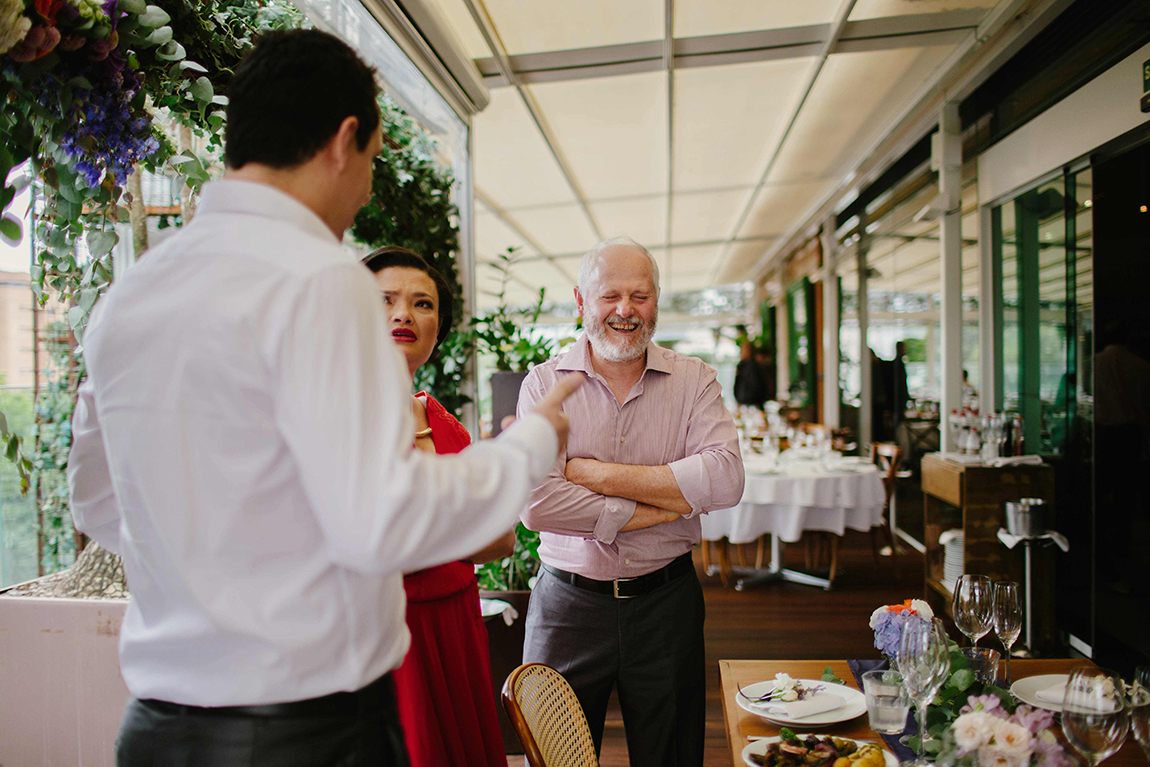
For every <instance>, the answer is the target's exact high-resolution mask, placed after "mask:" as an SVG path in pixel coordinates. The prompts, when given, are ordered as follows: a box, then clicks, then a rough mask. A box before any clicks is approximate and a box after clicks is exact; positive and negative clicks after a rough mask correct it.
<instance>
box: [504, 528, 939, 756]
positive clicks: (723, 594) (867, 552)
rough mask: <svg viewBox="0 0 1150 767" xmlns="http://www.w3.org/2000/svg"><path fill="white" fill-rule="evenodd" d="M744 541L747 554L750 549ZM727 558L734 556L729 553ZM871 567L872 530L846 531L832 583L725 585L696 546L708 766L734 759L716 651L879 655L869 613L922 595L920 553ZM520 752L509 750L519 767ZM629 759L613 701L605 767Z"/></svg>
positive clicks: (793, 553) (791, 556)
mask: <svg viewBox="0 0 1150 767" xmlns="http://www.w3.org/2000/svg"><path fill="white" fill-rule="evenodd" d="M750 549H751V547H748V552H747V553H748V557H749V558H750V559H751V560H752V561H753V556H754V552H753V551H751V550H750ZM787 555H788V556H787V561H788V564H789V565H790V566H801V565H802V559H803V547H802V545H792V546H791V547H790V548H789V549H788V551H787ZM732 559H734V556H733V555H732ZM897 560H898V576H897V577H896V575H895V567H894V563H893V561H892V559H891V557H882V558H880V560H879V566H878V568H877V569H876V567H875V564H874V559H873V557H872V553H871V543H870V536H869V535H868V534H864V533H856V532H848V533H847V536H846V537H845V538H844V539H843V543H842V544H841V546H840V553H839V561H840V571H839V574H838V576H837V577H836V580H835V587H834V589H833V590H832V591H823V590H822V589H818V588H812V587H810V586H801V585H798V584H793V583H780V582H776V583H771V584H767V585H764V586H760V587H757V588H755V589H753V590H750V591H747V592H738V591H735V590H734V589H725V588H723V586H722V585H721V584H720V582H719V578H718V577H717V576H708V575H706V574H705V573H703V571H702V564H701V557H700V551H699V550H698V549H696V551H695V565H696V568H697V569H698V571H699V576H700V580H701V581H702V583H703V593H704V596H705V599H706V603H707V622H706V629H705V631H706V641H707V745H706V754H705V758H704V765H705V766H706V767H720V766H721V767H731V763H730V761H729V756H728V754H729V752H728V750H727V738H726V732H725V730H724V729H723V708H722V703H721V702H720V700H719V672H718V661H719V660H720V659H721V658H776V659H785V658H810V659H815V658H818V659H822V658H877V657H879V656H878V651H877V650H875V649H874V646H873V635H872V633H871V630H870V627H869V626H868V621H869V619H870V614H871V612H872V611H873V610H874V609H875V608H876V607H878V606H879V605H883V604H892V603H895V602H901V601H902V600H904V599H910V598H912V597H914V598H921V596H922V590H923V580H922V557H921V555H919V554H918V553H917V552H915V551H913V550H911V549H906V550H905V551H902V552H901V553H900V554H899V556H898V557H897ZM521 760H522V757H512V758H511V760H510V764H511V765H512V767H518V765H519V764H521V763H522V761H521ZM627 764H628V759H627V744H626V741H625V739H624V735H623V721H622V718H621V717H620V714H619V710H618V707H617V706H615V705H613V706H612V709H611V710H610V711H609V712H608V716H607V725H606V728H605V731H604V736H603V752H602V755H601V765H602V767H622V766H624V765H627Z"/></svg>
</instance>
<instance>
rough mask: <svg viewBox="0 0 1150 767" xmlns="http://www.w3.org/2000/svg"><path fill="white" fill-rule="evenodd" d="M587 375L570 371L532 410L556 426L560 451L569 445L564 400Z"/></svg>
mask: <svg viewBox="0 0 1150 767" xmlns="http://www.w3.org/2000/svg"><path fill="white" fill-rule="evenodd" d="M584 380H585V377H584V375H583V374H582V373H568V374H567V375H565V376H563V377H562V378H560V379H559V381H558V382H557V383H556V384H555V386H553V387H552V388H551V391H549V392H547V396H545V397H544V398H543V399H541V400H539V402H537V403H536V404H535V408H534V409H533V410H532V412H534V413H538V414H539V415H541V416H543V417H544V418H546V419H547V420H548V421H550V422H551V425H552V426H554V427H555V435H556V436H557V437H559V452H560V453H562V452H563V451H564V450H565V449H566V447H567V416H565V415H564V414H563V410H562V407H563V400H565V399H567V398H568V397H569V396H571V393H572V392H574V391H575V390H576V389H578V388H579V387H580V386H582V385H583V381H584Z"/></svg>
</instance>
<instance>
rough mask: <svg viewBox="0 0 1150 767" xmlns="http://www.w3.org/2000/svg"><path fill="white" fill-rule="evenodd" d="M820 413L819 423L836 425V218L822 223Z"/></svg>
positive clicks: (837, 310)
mask: <svg viewBox="0 0 1150 767" xmlns="http://www.w3.org/2000/svg"><path fill="white" fill-rule="evenodd" d="M822 246H823V279H822V281H823V413H822V422H823V423H824V424H826V426H827V428H829V429H837V428H839V403H840V402H841V401H842V394H841V392H839V323H840V321H841V320H840V317H839V279H838V275H837V274H836V271H837V270H836V269H835V266H836V264H837V263H838V240H837V239H836V238H835V218H834V216H833V215H832V216H830V217H829V218H827V221H826V223H825V224H823V234H822Z"/></svg>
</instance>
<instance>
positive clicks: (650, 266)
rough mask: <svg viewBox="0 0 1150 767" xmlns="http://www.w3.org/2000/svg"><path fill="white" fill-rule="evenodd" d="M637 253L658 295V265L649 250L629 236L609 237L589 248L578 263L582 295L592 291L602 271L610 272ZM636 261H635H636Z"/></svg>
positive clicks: (630, 259)
mask: <svg viewBox="0 0 1150 767" xmlns="http://www.w3.org/2000/svg"><path fill="white" fill-rule="evenodd" d="M636 255H638V256H639V257H641V258H642V261H643V266H644V268H645V269H646V270H647V276H648V277H649V278H650V280H651V284H652V285H653V286H654V290H655V298H656V299H658V297H659V265H658V264H657V263H655V258H654V256H652V255H651V251H649V250H647V249H646V248H644V247H643V246H642V245H640V244H639V243H637V242H635V241H634V240H632V239H631V238H630V237H611V238H610V239H606V240H603V241H602V242H600V243H598V244H597V245H596V246H595V247H593V248H591V250H589V251H588V252H587V254H586V255H585V256H583V260H582V261H581V262H580V263H579V277H578V286H579V292H580V293H582V294H583V295H584V296H586V295H589V294H590V293H592V292H594V291H593V288H594V286H595V285H596V284H598V283H599V281H600V279H601V277H602V276H603V275H604V273H608V272H610V271H611V270H612V269H613V268H614V267H615V265H616V264H619V265H623V264H626V263H629V262H631V261H632V258H633V257H635V256H636ZM636 263H637V262H636Z"/></svg>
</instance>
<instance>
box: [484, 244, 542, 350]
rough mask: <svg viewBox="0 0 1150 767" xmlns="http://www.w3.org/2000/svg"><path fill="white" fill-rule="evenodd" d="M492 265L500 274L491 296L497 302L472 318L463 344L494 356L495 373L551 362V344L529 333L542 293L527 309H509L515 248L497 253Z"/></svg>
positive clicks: (534, 320) (540, 303) (540, 292)
mask: <svg viewBox="0 0 1150 767" xmlns="http://www.w3.org/2000/svg"><path fill="white" fill-rule="evenodd" d="M495 258H496V260H495V261H494V262H492V266H494V267H495V268H496V269H497V270H498V271H499V273H500V282H499V290H498V291H496V292H495V293H494V294H493V295H494V296H495V298H496V299H497V300H498V304H497V305H496V308H495V311H493V312H491V313H490V314H485V315H483V316H482V317H472V318H471V321H470V323H469V324H468V328H467V333H466V343H467V344H468V345H469V346H471V347H474V348H475V350H476V351H478V352H479V353H480V354H491V355H494V357H495V369H496V370H511V371H516V372H520V373H523V372H526V371H528V370H530V369H531V368H532V367H534V366H535V365H538V364H539V363H541V362H546V361H547V360H549V359H551V355H552V353H553V351H554V343H553V342H552V341H550V340H549V339H546V338H541V337H539V336H538V335H537V334H535V333H533V332H532V328H533V327H534V325H535V324H536V323H537V322H538V321H539V315H540V314H541V313H542V311H543V298H544V296H545V290H544V289H543V288H540V289H539V300H538V301H537V302H535V304H533V305H532V306H531V307H530V308H528V309H512V308H510V307H509V306H508V305H507V283H508V281H509V280H510V279H511V270H512V268H513V267H514V266H515V248H508V249H507V252H505V253H498V254H496V256H495Z"/></svg>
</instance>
